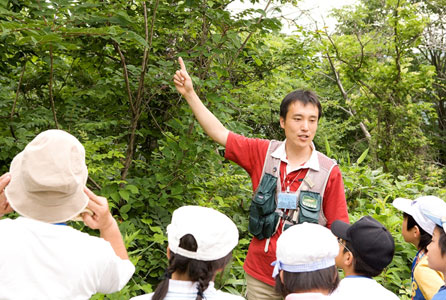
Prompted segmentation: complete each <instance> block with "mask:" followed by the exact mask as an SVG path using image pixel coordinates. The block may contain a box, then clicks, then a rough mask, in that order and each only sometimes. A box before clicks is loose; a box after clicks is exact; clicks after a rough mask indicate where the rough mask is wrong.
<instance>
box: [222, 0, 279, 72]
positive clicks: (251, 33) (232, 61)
mask: <svg viewBox="0 0 446 300" xmlns="http://www.w3.org/2000/svg"><path fill="white" fill-rule="evenodd" d="M271 1H272V0H269V1H268V3H267V4H266V6H265V8H264V9H263V11H265V12H266V10H267V9H268V7H269V5H270V4H271ZM262 19H263V15H261V16H260V17H259V19H258V20H257V23H256V25H258V24H259V23H260V22H261V21H262ZM253 34H254V32H253V31H251V32H250V33H249V34H248V36H247V37H246V39H245V40H244V41H243V44H242V45H241V46H240V48H239V49H238V50H237V53H236V54H235V55H234V56H233V57H232V58H231V61H230V62H229V65H228V69H230V68H231V67H232V64H233V63H234V61H235V59H236V58H237V57H238V56H239V55H240V52H241V51H242V50H243V49H244V48H245V46H246V43H247V42H248V40H249V39H250V38H251V36H252V35H253Z"/></svg>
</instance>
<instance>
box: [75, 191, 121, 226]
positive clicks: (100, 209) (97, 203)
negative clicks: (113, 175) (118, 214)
mask: <svg viewBox="0 0 446 300" xmlns="http://www.w3.org/2000/svg"><path fill="white" fill-rule="evenodd" d="M84 192H85V194H87V196H88V198H90V200H89V202H88V205H87V208H89V209H90V210H91V211H92V212H93V215H90V214H89V213H86V212H85V213H83V214H82V218H83V219H84V223H85V224H86V225H87V226H88V227H90V228H91V229H99V230H106V229H108V228H109V227H111V226H113V225H114V224H116V221H115V219H114V218H113V216H112V215H111V213H110V210H109V208H108V201H107V199H106V198H104V197H100V196H97V195H96V194H95V193H93V192H92V191H90V190H89V189H88V188H87V187H85V188H84Z"/></svg>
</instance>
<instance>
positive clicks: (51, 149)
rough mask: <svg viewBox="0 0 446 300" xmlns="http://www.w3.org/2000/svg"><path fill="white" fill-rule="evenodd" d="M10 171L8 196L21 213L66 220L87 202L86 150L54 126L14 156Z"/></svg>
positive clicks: (48, 220) (29, 215) (55, 220)
mask: <svg viewBox="0 0 446 300" xmlns="http://www.w3.org/2000/svg"><path fill="white" fill-rule="evenodd" d="M10 173H11V181H10V182H9V184H8V186H7V187H6V188H5V194H6V198H7V199H8V202H9V204H10V205H11V207H12V208H13V209H14V210H15V211H16V212H18V213H19V214H20V215H22V216H25V217H28V218H32V219H35V220H39V221H43V222H48V223H58V222H65V221H67V220H70V219H72V218H74V217H76V216H77V215H78V214H79V213H81V212H82V211H83V210H84V208H85V207H86V206H87V204H88V196H87V195H86V194H85V193H84V186H85V184H86V182H87V178H88V171H87V166H86V165H85V149H84V147H83V146H82V144H81V143H80V142H79V141H78V140H77V139H76V138H75V137H74V136H72V135H71V134H69V133H67V132H65V131H62V130H54V129H52V130H47V131H44V132H42V133H40V134H39V135H37V136H36V137H35V138H34V139H33V140H32V141H31V142H30V143H29V144H28V145H27V146H26V147H25V149H24V150H23V151H22V152H20V153H19V154H17V155H16V156H15V157H14V159H13V160H12V163H11V166H10Z"/></svg>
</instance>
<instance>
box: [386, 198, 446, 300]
mask: <svg viewBox="0 0 446 300" xmlns="http://www.w3.org/2000/svg"><path fill="white" fill-rule="evenodd" d="M437 201H441V199H439V198H437V197H435V196H423V197H419V198H417V199H415V200H413V201H412V200H410V199H405V198H396V199H395V200H394V201H393V203H392V204H393V206H394V207H395V208H397V209H398V210H400V211H402V212H403V223H402V226H401V234H402V235H403V238H404V241H406V242H408V243H411V244H413V245H414V246H415V247H417V249H418V252H417V254H416V255H415V258H414V259H413V262H412V299H414V300H424V299H426V300H431V299H432V297H433V296H434V295H435V294H436V293H437V291H438V289H439V288H440V287H441V286H442V285H443V283H444V277H443V274H442V273H441V272H438V271H435V270H432V269H431V268H429V266H428V262H427V255H426V254H427V246H428V245H429V244H430V242H431V240H432V234H433V233H434V229H435V223H434V222H433V221H432V220H430V219H429V218H427V217H426V216H424V215H423V213H422V209H423V208H425V207H429V205H430V203H433V202H437Z"/></svg>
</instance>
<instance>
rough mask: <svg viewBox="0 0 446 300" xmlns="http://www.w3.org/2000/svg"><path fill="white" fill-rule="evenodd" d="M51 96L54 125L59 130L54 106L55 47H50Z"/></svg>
mask: <svg viewBox="0 0 446 300" xmlns="http://www.w3.org/2000/svg"><path fill="white" fill-rule="evenodd" d="M49 94H50V102H51V109H52V111H53V118H54V123H55V126H56V128H57V129H59V124H58V123H57V116H56V108H55V106H54V98H53V45H50V83H49Z"/></svg>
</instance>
